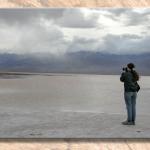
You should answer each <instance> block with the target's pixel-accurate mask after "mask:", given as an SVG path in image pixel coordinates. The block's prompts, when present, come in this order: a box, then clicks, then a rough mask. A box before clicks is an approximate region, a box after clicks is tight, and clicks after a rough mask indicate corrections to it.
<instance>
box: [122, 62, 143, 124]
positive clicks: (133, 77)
mask: <svg viewBox="0 0 150 150" xmlns="http://www.w3.org/2000/svg"><path fill="white" fill-rule="evenodd" d="M134 68H135V65H134V64H133V63H129V64H127V67H125V68H123V73H122V74H121V77H120V81H121V82H124V99H125V104H126V109H127V120H126V121H124V122H122V124H123V125H135V119H136V98H137V92H138V91H139V90H140V86H139V85H138V83H137V81H138V80H139V75H138V73H137V72H136V71H135V70H134Z"/></svg>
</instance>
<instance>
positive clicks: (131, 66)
mask: <svg viewBox="0 0 150 150" xmlns="http://www.w3.org/2000/svg"><path fill="white" fill-rule="evenodd" d="M127 67H128V68H129V69H130V70H133V69H134V68H135V65H134V64H133V63H129V64H127Z"/></svg>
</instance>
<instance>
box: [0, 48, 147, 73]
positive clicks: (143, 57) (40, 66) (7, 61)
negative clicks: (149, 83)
mask: <svg viewBox="0 0 150 150" xmlns="http://www.w3.org/2000/svg"><path fill="white" fill-rule="evenodd" d="M129 62H133V63H135V64H136V67H137V70H138V71H139V72H140V74H142V75H150V69H149V68H150V53H143V54H137V55H134V54H132V55H128V54H127V55H118V54H106V53H101V52H88V51H79V52H68V53H66V54H65V55H62V56H56V57H55V56H54V55H51V54H43V55H42V54H39V55H36V54H31V55H26V54H24V55H19V54H9V53H3V54H0V71H1V72H2V71H9V72H10V71H13V72H14V71H15V72H17V71H18V72H49V73H88V74H91V73H92V74H120V73H121V71H122V70H121V69H122V67H124V66H125V65H126V64H127V63H129Z"/></svg>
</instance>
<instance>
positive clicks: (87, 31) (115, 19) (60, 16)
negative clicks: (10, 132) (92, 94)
mask: <svg viewBox="0 0 150 150" xmlns="http://www.w3.org/2000/svg"><path fill="white" fill-rule="evenodd" d="M149 24H150V9H149V8H140V9H139V8H133V9H129V8H118V9H117V8H115V9H114V8H110V9H108V8H99V9H90V8H55V9H54V8H53V9H1V10H0V53H17V54H23V53H26V54H30V53H46V54H47V53H51V54H55V55H61V54H65V53H68V52H78V51H90V52H103V53H110V54H111V53H112V54H142V53H148V52H150V49H149V47H150V44H149V43H150V42H149V39H150V31H149Z"/></svg>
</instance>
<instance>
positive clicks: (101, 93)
mask: <svg viewBox="0 0 150 150" xmlns="http://www.w3.org/2000/svg"><path fill="white" fill-rule="evenodd" d="M140 85H141V91H140V92H139V93H138V98H137V113H139V114H144V115H150V109H149V108H150V99H149V96H150V77H148V76H142V78H141V81H140ZM14 110H15V111H18V112H19V111H24V112H35V111H38V112H41V113H42V112H49V111H78V112H104V113H108V114H125V113H126V110H125V103H124V99H123V84H122V83H121V82H120V80H119V76H117V75H83V74H70V75H69V74H68V75H65V74H58V75H57V74H53V75H51V74H50V75H49V76H47V75H30V76H29V75H28V76H27V77H24V78H20V77H19V78H12V79H5V78H3V79H0V111H3V112H8V111H9V112H11V111H12V112H13V111H14Z"/></svg>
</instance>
